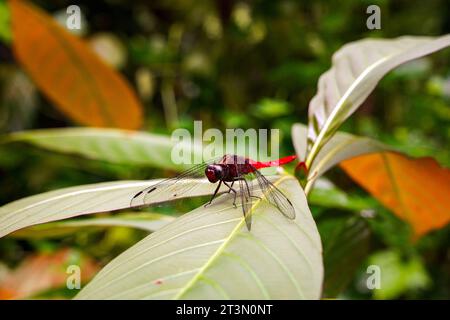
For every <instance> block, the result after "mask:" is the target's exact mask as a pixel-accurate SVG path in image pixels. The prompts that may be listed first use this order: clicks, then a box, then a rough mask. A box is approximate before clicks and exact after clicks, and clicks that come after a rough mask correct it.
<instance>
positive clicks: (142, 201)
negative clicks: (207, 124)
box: [130, 154, 297, 231]
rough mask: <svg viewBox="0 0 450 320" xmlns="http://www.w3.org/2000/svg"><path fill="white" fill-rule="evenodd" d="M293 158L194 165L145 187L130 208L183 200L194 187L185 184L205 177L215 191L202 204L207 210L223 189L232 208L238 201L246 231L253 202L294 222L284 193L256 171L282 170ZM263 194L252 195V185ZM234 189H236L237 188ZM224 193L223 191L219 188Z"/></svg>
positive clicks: (226, 157)
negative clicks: (229, 195)
mask: <svg viewBox="0 0 450 320" xmlns="http://www.w3.org/2000/svg"><path fill="white" fill-rule="evenodd" d="M296 158H297V156H296V155H291V156H287V157H284V158H280V159H278V160H273V161H267V162H260V161H254V160H252V159H250V158H247V157H243V156H238V155H230V154H226V155H224V156H221V157H219V158H216V159H213V160H210V161H207V162H204V163H201V164H198V165H195V166H193V167H191V168H190V169H187V170H186V171H184V172H182V173H180V174H179V175H177V176H175V177H172V178H168V179H165V180H162V181H161V182H158V183H156V184H154V185H152V186H150V187H147V188H145V189H143V190H141V191H139V192H138V193H136V194H135V195H134V196H133V198H132V199H131V202H130V206H132V207H136V206H146V205H150V204H152V203H154V202H155V199H159V197H158V196H159V195H161V196H162V195H165V196H167V194H171V195H172V196H173V197H183V194H185V193H186V192H188V191H190V190H192V188H193V186H194V187H195V184H192V183H187V181H188V180H190V179H202V178H203V179H204V178H205V177H206V178H207V180H208V181H209V182H210V183H217V187H216V189H215V191H214V193H213V195H212V197H211V199H210V200H209V202H207V203H206V204H205V207H206V206H209V205H211V204H212V202H213V200H214V199H215V198H216V196H217V195H218V194H219V190H221V189H220V188H221V187H222V186H225V187H226V189H225V191H222V192H220V193H224V192H228V193H233V196H234V198H233V206H234V207H235V208H237V205H236V201H237V200H238V199H239V200H240V205H241V206H242V212H243V215H244V219H245V223H246V226H247V229H248V230H249V231H250V230H251V224H252V217H251V212H250V211H251V206H252V203H253V201H255V199H258V200H263V198H264V200H266V201H268V202H269V203H270V204H271V205H273V206H274V207H276V208H277V209H278V210H279V211H280V212H281V213H282V214H283V215H284V216H285V217H286V218H288V219H290V220H293V219H295V209H294V206H293V205H292V202H291V201H290V200H289V199H288V198H287V197H286V196H285V195H284V193H283V192H282V191H281V190H280V189H279V188H277V187H276V186H275V185H274V184H273V183H272V182H270V181H269V180H268V179H267V178H266V177H265V176H264V175H263V174H262V173H261V172H260V171H259V170H260V169H262V168H268V167H276V166H282V165H284V164H287V163H289V162H292V161H294V160H295V159H296ZM254 181H256V182H257V185H258V187H259V189H260V191H261V192H262V195H263V198H261V197H259V196H257V195H255V194H254V188H252V187H250V185H251V186H253V182H254ZM236 185H237V186H238V188H236ZM222 189H224V188H222Z"/></svg>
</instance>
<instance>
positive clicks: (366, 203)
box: [308, 178, 378, 211]
mask: <svg viewBox="0 0 450 320" xmlns="http://www.w3.org/2000/svg"><path fill="white" fill-rule="evenodd" d="M308 202H309V204H310V205H318V206H321V207H324V208H338V209H345V210H351V211H362V210H370V209H373V208H375V207H377V206H378V204H377V201H376V200H374V199H373V198H371V197H369V196H366V197H361V196H356V195H351V194H347V193H346V192H344V191H342V190H340V189H338V188H337V187H336V186H334V185H333V183H331V181H329V180H327V179H325V178H320V179H318V180H317V181H316V185H315V186H314V189H312V191H311V193H310V194H309V197H308Z"/></svg>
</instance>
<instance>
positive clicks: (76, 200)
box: [0, 179, 216, 237]
mask: <svg viewBox="0 0 450 320" xmlns="http://www.w3.org/2000/svg"><path fill="white" fill-rule="evenodd" d="M160 181H161V180H149V181H118V182H104V183H96V184H90V185H83V186H77V187H70V188H64V189H59V190H55V191H50V192H45V193H42V194H38V195H34V196H31V197H27V198H24V199H20V200H17V201H14V202H11V203H9V204H6V205H4V206H3V207H0V237H2V236H5V235H7V234H9V233H11V232H13V231H16V230H19V229H22V228H25V227H29V226H32V225H36V224H41V223H45V222H51V221H57V220H62V219H67V218H71V217H75V216H79V215H85V214H91V213H97V212H107V211H112V210H119V209H126V208H129V207H130V202H131V199H132V197H133V196H134V195H135V194H137V193H138V192H139V191H141V190H142V189H144V188H146V187H149V186H151V185H153V184H155V183H158V182H160ZM178 183H179V184H180V183H186V184H192V186H194V188H191V189H190V190H189V192H186V193H184V194H182V195H180V196H175V195H174V194H173V193H170V192H167V193H165V194H158V198H157V199H150V200H149V201H150V202H149V203H157V202H164V201H169V200H176V199H179V198H184V197H195V196H201V195H208V194H212V192H213V191H214V189H215V187H216V186H215V185H214V184H212V183H209V182H208V181H207V180H206V179H202V180H198V179H195V180H194V179H193V180H185V181H183V182H181V181H180V182H178Z"/></svg>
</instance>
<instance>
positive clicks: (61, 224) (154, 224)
mask: <svg viewBox="0 0 450 320" xmlns="http://www.w3.org/2000/svg"><path fill="white" fill-rule="evenodd" d="M174 219H175V218H174V217H171V216H168V215H163V214H157V213H150V212H139V213H130V214H120V215H115V216H109V217H99V218H89V219H70V220H67V221H57V222H50V223H44V224H39V225H35V226H31V227H29V228H25V229H21V230H17V231H16V232H13V233H12V234H10V236H11V237H14V238H53V237H61V236H66V235H69V234H73V233H75V232H77V231H79V230H80V229H83V230H85V229H89V228H91V229H92V228H107V227H129V228H135V229H141V230H145V231H150V232H153V231H155V230H158V229H160V228H161V227H163V226H165V225H166V224H168V223H170V222H172V221H173V220H174Z"/></svg>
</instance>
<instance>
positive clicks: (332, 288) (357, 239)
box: [319, 216, 370, 298]
mask: <svg viewBox="0 0 450 320" xmlns="http://www.w3.org/2000/svg"><path fill="white" fill-rule="evenodd" d="M319 230H320V234H321V235H322V239H323V248H324V249H323V256H324V265H325V280H324V293H323V295H324V297H326V298H335V297H337V296H338V295H339V293H341V292H342V291H343V290H344V289H345V288H346V287H347V286H348V285H349V284H350V282H351V281H352V279H353V277H354V275H355V273H356V271H357V269H358V268H359V267H360V266H361V265H362V264H363V262H364V260H365V259H366V257H367V255H368V253H369V244H370V229H369V227H368V224H367V222H366V221H365V220H364V219H363V218H360V217H356V216H353V217H350V218H347V217H346V218H331V219H327V220H325V221H324V222H321V223H320V224H319Z"/></svg>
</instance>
